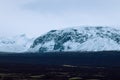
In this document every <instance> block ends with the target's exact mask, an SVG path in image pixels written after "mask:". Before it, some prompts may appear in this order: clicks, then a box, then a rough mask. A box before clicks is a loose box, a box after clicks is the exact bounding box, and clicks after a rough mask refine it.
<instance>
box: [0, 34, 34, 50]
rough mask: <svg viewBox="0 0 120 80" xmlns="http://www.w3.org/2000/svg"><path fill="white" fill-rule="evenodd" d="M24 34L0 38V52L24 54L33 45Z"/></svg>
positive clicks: (31, 40)
mask: <svg viewBox="0 0 120 80" xmlns="http://www.w3.org/2000/svg"><path fill="white" fill-rule="evenodd" d="M33 41H34V39H33V38H32V39H29V38H27V37H26V35H25V34H22V35H20V36H13V37H0V52H25V51H27V49H28V48H29V47H30V45H31V44H32V43H33Z"/></svg>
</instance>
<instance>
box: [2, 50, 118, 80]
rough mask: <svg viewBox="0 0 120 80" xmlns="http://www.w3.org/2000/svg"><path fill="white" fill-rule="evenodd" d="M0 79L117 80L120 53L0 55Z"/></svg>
mask: <svg viewBox="0 0 120 80" xmlns="http://www.w3.org/2000/svg"><path fill="white" fill-rule="evenodd" d="M0 80H120V52H117V51H109V52H108V51H107V52H71V53H70V52H64V53H63V52H62V53H20V54H19V53H1V54H0Z"/></svg>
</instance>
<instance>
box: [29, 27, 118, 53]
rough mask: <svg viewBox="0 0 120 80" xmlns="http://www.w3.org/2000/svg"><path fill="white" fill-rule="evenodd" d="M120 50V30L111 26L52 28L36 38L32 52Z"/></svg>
mask: <svg viewBox="0 0 120 80" xmlns="http://www.w3.org/2000/svg"><path fill="white" fill-rule="evenodd" d="M109 50H110V51H111V50H120V30H117V29H114V28H111V27H101V26H100V27H75V28H66V29H63V30H51V31H49V32H48V33H46V34H45V35H42V36H40V37H38V38H37V39H35V41H34V42H33V44H32V46H31V47H30V49H29V51H31V52H54V51H57V52H61V51H109Z"/></svg>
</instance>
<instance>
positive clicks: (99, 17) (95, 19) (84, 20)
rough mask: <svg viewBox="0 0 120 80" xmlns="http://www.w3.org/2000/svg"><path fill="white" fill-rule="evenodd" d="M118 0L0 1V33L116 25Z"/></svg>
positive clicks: (27, 32)
mask: <svg viewBox="0 0 120 80" xmlns="http://www.w3.org/2000/svg"><path fill="white" fill-rule="evenodd" d="M119 2H120V1H118V0H111V1H109V0H106V1H105V0H100V1H98V0H89V1H88V0H0V35H13V34H22V33H26V34H28V35H31V36H36V35H40V34H43V33H45V32H47V31H49V30H51V29H59V28H63V27H69V26H79V25H119V21H120V16H119V14H120V11H119V10H120V6H119V4H118V3H119Z"/></svg>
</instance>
